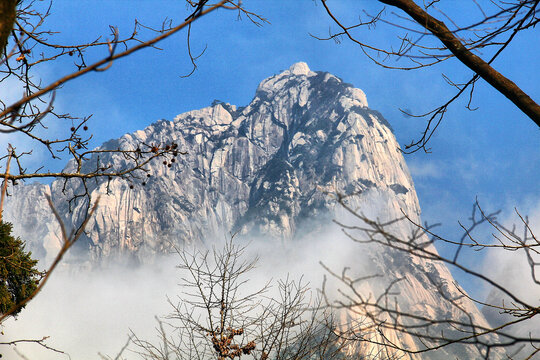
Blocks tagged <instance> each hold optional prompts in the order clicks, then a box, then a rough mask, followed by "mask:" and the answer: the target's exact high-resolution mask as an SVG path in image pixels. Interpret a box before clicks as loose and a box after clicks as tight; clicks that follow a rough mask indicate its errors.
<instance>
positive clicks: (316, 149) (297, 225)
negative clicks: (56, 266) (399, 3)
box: [4, 63, 484, 359]
mask: <svg viewBox="0 0 540 360" xmlns="http://www.w3.org/2000/svg"><path fill="white" fill-rule="evenodd" d="M141 143H145V144H176V146H177V147H178V149H179V151H181V152H186V153H187V154H186V155H179V156H177V157H176V158H175V161H174V162H172V161H170V160H169V161H168V162H167V163H166V164H165V165H164V164H163V162H162V159H156V160H154V161H153V162H152V163H151V164H150V165H149V166H148V174H150V175H151V176H150V177H148V178H146V176H145V177H144V179H142V180H140V181H134V182H131V183H130V182H127V181H125V180H122V179H113V180H111V181H110V183H107V182H98V183H95V182H92V181H90V182H88V187H87V190H88V192H89V193H91V194H92V196H93V197H94V198H95V197H97V195H99V194H101V195H102V196H101V201H100V205H99V207H98V209H97V211H96V213H95V214H94V216H93V217H92V218H91V219H90V222H89V223H88V226H87V228H86V234H85V236H84V237H83V238H82V239H81V240H80V243H79V250H80V251H81V253H82V254H84V256H85V257H86V258H89V259H91V260H92V261H99V260H102V259H107V258H111V257H121V258H124V259H125V258H130V259H133V260H135V261H141V262H144V261H147V259H151V258H152V255H154V254H160V253H164V252H167V251H169V250H171V249H172V248H173V247H174V246H175V245H181V244H184V243H201V242H208V241H212V239H215V238H221V239H222V238H223V237H224V234H228V233H229V232H238V233H240V234H244V235H249V236H255V235H260V236H264V237H267V238H269V239H279V240H280V241H276V246H278V245H277V244H279V243H280V242H281V241H290V242H294V240H295V238H302V237H303V238H305V237H307V236H310V235H312V234H314V233H316V232H318V231H319V230H320V229H321V228H324V227H325V226H326V225H328V224H329V223H331V221H332V219H334V218H337V219H342V218H345V211H344V210H343V209H342V208H341V207H340V206H339V205H338V204H336V202H335V200H334V199H335V194H349V195H351V196H350V197H349V198H348V202H349V205H350V206H351V207H353V208H357V209H359V210H360V211H361V212H362V213H363V214H365V215H367V216H369V217H371V218H378V219H380V220H382V221H384V220H390V219H394V218H397V217H401V216H402V211H404V212H405V213H406V214H408V215H409V216H410V218H411V219H412V220H414V221H417V222H419V221H420V207H419V204H418V199H417V196H416V192H415V189H414V185H413V182H412V179H411V176H410V174H409V171H408V169H407V166H406V163H405V161H404V159H403V156H402V154H401V153H400V152H399V150H398V144H397V142H396V140H395V137H394V135H393V133H392V129H391V127H390V125H389V124H388V122H387V121H386V120H385V119H384V118H383V117H382V115H381V114H380V113H378V112H377V111H374V110H371V109H370V108H369V107H368V103H367V100H366V96H365V94H364V93H363V92H362V91H361V90H359V89H356V88H354V87H353V86H352V85H350V84H347V83H344V82H343V81H342V80H341V79H339V78H337V77H335V76H333V75H331V74H329V73H326V72H313V71H311V70H310V69H309V68H308V66H307V64H305V63H297V64H294V65H293V66H291V67H290V68H289V69H288V70H285V71H283V72H281V73H279V74H277V75H274V76H271V77H269V78H267V79H265V80H264V81H263V82H261V84H260V85H259V87H258V88H257V91H256V94H255V97H254V99H253V100H252V101H251V103H250V104H249V105H248V106H246V107H241V108H237V107H236V106H234V105H230V104H227V103H223V102H219V101H215V102H214V103H213V105H212V106H210V107H207V108H203V109H200V110H194V111H190V112H187V113H184V114H181V115H178V116H177V117H176V118H175V119H174V120H173V121H165V120H161V121H158V122H156V123H154V124H152V125H150V126H148V127H147V128H146V129H144V130H140V131H136V132H134V133H132V134H126V135H124V136H122V137H121V138H120V139H116V140H111V141H109V142H107V143H105V144H104V145H103V148H104V149H115V148H122V149H132V150H133V149H136V148H137V147H138V146H139V145H140V144H141ZM107 156H108V157H107ZM95 161H96V159H92V160H90V161H89V162H88V164H87V166H95V165H92V164H94V163H95ZM100 161H101V163H103V164H108V165H110V166H112V167H120V166H122V164H123V163H124V162H125V159H124V158H123V157H122V156H119V155H107V154H102V156H101V159H100ZM168 165H170V167H169V166H168ZM71 166H74V165H73V164H68V166H67V169H66V170H69V168H70V167H71ZM143 182H144V184H143ZM130 185H133V188H131V186H130ZM27 189H31V191H30V192H29V191H28V190H27ZM63 189H65V190H66V191H63ZM83 191H85V190H84V189H83V188H82V186H81V185H80V183H79V182H78V181H72V182H69V183H68V184H67V186H65V184H64V182H63V181H55V182H54V183H53V184H52V185H51V186H50V187H49V186H47V185H32V186H31V187H27V186H24V187H18V188H16V189H15V190H14V193H13V196H12V197H11V198H10V199H9V202H8V204H7V207H6V211H5V215H4V216H5V218H6V219H7V220H8V221H12V222H13V223H15V225H16V226H15V231H16V232H18V234H19V235H20V236H21V237H23V238H24V239H26V240H27V241H28V242H29V243H30V247H31V248H32V249H33V250H34V252H36V253H38V254H46V255H48V256H51V254H54V250H55V246H58V239H57V236H56V235H54V234H55V231H56V229H57V228H56V227H55V226H54V221H53V218H52V216H51V214H50V212H49V211H47V208H46V204H47V203H46V201H45V200H44V198H43V194H45V193H50V194H51V196H52V198H53V199H54V203H55V205H56V207H57V208H58V210H59V212H60V213H62V214H63V216H64V217H65V219H66V223H67V224H69V225H72V226H73V225H74V224H75V225H77V224H80V223H81V221H82V219H83V217H84V215H85V213H86V211H85V210H86V208H85V204H84V203H83V202H79V203H75V204H74V206H73V208H72V211H71V212H70V211H69V209H68V203H67V200H68V199H70V198H72V197H73V196H74V195H75V194H81V193H83ZM21 214H35V216H21ZM410 230H411V227H410V225H403V226H398V227H396V228H395V231H396V234H397V235H399V236H407V235H408V234H409V233H410ZM328 241H332V240H331V239H328ZM55 244H56V245H55ZM358 251H359V252H362V251H363V250H362V249H361V248H360V247H359V250H358ZM369 257H370V259H371V260H370V261H371V262H372V264H371V265H370V266H371V267H372V268H375V269H376V270H377V271H378V272H380V273H383V274H386V275H388V276H389V277H390V278H392V277H402V276H405V278H406V281H405V283H406V285H404V286H402V289H401V292H402V294H403V295H404V298H405V299H407V303H405V304H403V306H409V307H410V309H411V311H416V312H418V313H422V314H426V313H428V314H432V315H433V316H434V317H435V316H449V317H456V318H460V317H463V316H464V313H463V312H458V311H457V310H456V309H455V308H453V307H450V306H449V305H447V304H445V302H444V301H441V299H442V298H441V294H440V293H439V292H438V291H437V289H436V287H435V285H434V283H433V279H438V284H442V288H443V290H442V291H444V292H445V295H447V296H449V297H459V296H461V294H460V292H459V291H458V289H457V288H456V287H455V286H454V285H453V279H452V276H451V274H450V272H449V271H448V270H447V269H446V267H444V266H442V265H440V264H437V263H432V262H429V261H426V260H421V259H418V258H413V257H411V256H410V255H408V254H406V253H401V252H397V251H391V250H389V249H387V248H384V249H377V248H371V250H370V256H369ZM365 290H366V291H373V292H377V291H379V290H380V289H377V286H375V285H373V284H372V285H369V284H367V285H366V288H365ZM462 301H463V307H464V308H465V309H466V311H467V312H469V313H470V316H472V317H473V318H475V319H476V320H477V321H478V322H480V323H482V322H483V321H484V320H483V317H482V315H481V314H480V313H479V312H478V310H477V309H476V307H475V306H474V304H472V302H470V301H469V300H467V299H463V300H462ZM441 314H442V315H441ZM388 336H390V337H392V336H396V335H395V334H394V335H391V334H390V335H388ZM395 340H396V341H397V342H400V343H402V344H404V345H406V346H409V347H411V348H415V347H420V346H421V344H418V343H415V341H414V340H412V339H410V338H402V339H398V338H396V339H395ZM366 346H367V347H368V348H369V347H370V346H371V347H372V345H369V346H368V345H366ZM368 348H365V346H364V347H363V348H362V351H363V352H367V351H372V350H374V349H373V348H370V349H371V350H369V349H368ZM374 351H377V349H375V350H374ZM448 351H450V352H447V350H440V351H439V352H438V353H437V354H435V355H430V356H431V357H430V358H440V359H447V358H450V357H449V356H452V355H453V356H456V355H458V354H459V358H463V359H465V358H467V359H474V358H476V356H477V354H476V353H475V349H474V348H473V347H469V348H459V349H457V348H455V349H454V350H448ZM410 358H411V359H415V358H420V356H418V357H415V356H410ZM426 358H427V357H426Z"/></svg>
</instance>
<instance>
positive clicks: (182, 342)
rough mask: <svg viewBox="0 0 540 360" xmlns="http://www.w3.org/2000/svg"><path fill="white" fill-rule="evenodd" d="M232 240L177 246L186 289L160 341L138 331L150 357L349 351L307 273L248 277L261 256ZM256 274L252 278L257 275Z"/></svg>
mask: <svg viewBox="0 0 540 360" xmlns="http://www.w3.org/2000/svg"><path fill="white" fill-rule="evenodd" d="M244 251H245V248H244V247H241V246H238V245H235V244H234V243H232V241H231V242H228V243H227V244H226V245H225V246H224V248H223V249H222V250H216V249H215V248H214V249H213V250H212V251H211V252H198V251H196V252H185V251H178V254H179V257H180V265H179V266H178V267H179V269H181V271H183V273H184V274H185V276H183V277H182V282H181V285H182V287H183V288H184V291H183V294H182V295H181V296H179V298H178V299H177V300H176V301H172V300H170V299H169V303H170V305H171V306H172V308H173V311H172V313H171V314H169V315H168V316H166V317H165V318H164V319H160V320H158V324H159V328H158V333H159V338H160V339H161V342H160V343H159V344H154V343H152V342H150V341H146V340H143V339H140V338H138V337H137V336H136V335H135V334H132V341H133V342H134V344H135V345H136V348H135V349H134V350H135V351H136V352H138V353H139V354H140V355H141V356H142V358H144V359H145V360H150V359H171V358H174V359H218V360H225V359H240V358H253V359H261V360H264V359H283V360H285V359H291V360H292V359H298V360H300V359H321V360H322V359H347V358H348V355H347V352H346V350H347V349H346V342H345V341H343V340H342V339H340V338H339V337H337V336H336V335H335V334H334V331H335V328H334V320H333V317H332V314H331V313H330V312H329V311H328V309H326V310H325V309H323V308H322V307H321V306H320V297H316V296H315V297H314V296H313V295H312V293H311V291H310V289H309V288H308V286H307V284H304V283H303V282H302V280H301V279H300V280H298V281H293V280H291V279H289V278H287V279H285V280H282V281H279V282H278V283H277V288H274V287H273V286H272V285H271V282H270V281H267V282H265V283H255V284H253V283H250V276H252V270H253V269H254V268H255V265H256V261H257V259H251V260H244V254H243V253H244ZM252 281H253V280H252V279H251V282H252ZM355 358H356V357H355Z"/></svg>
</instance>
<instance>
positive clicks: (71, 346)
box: [4, 225, 370, 360]
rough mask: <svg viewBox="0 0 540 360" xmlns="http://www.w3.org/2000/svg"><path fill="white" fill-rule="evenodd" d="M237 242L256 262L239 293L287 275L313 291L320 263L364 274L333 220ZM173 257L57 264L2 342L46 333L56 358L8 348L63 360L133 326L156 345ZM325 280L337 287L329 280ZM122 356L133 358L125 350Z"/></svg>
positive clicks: (108, 347)
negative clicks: (284, 236) (309, 231)
mask: <svg viewBox="0 0 540 360" xmlns="http://www.w3.org/2000/svg"><path fill="white" fill-rule="evenodd" d="M224 238H226V236H224ZM234 241H235V240H233V242H234ZM223 242H224V240H221V241H216V242H214V245H213V246H215V247H216V249H218V250H219V249H220V247H221V246H222V245H223ZM236 243H238V244H239V245H245V246H246V251H245V253H244V256H243V259H245V260H250V259H253V258H254V257H258V258H259V260H258V262H257V264H258V265H257V267H256V268H255V269H254V270H253V271H251V272H249V273H247V274H246V276H245V277H244V279H245V280H249V281H248V282H247V283H246V285H245V290H246V291H249V290H258V289H260V288H261V287H262V286H263V285H264V284H266V283H267V282H268V281H270V280H272V284H273V287H272V288H271V289H270V291H269V293H268V294H267V296H275V295H277V294H276V293H275V292H276V291H277V290H276V286H277V281H278V280H280V279H285V278H286V277H289V278H290V279H292V280H297V281H300V280H301V281H302V283H309V286H310V287H311V288H312V290H313V294H312V295H313V296H315V295H316V293H317V289H318V288H320V287H321V284H322V281H323V277H324V276H325V275H326V276H328V273H327V272H326V271H325V270H324V269H323V268H322V266H321V265H320V263H319V261H322V262H323V263H324V264H325V265H327V266H328V267H329V268H331V269H332V270H335V271H336V272H338V273H339V272H341V270H342V269H343V267H344V266H350V267H351V268H352V269H353V270H354V272H355V273H357V274H359V275H360V274H363V275H367V274H370V269H366V268H363V267H364V266H363V264H366V263H367V262H366V261H365V260H366V259H364V258H363V254H364V253H363V252H362V251H361V246H362V245H360V244H357V243H354V242H353V241H352V240H351V239H349V238H347V237H346V236H345V235H344V234H343V233H342V232H341V231H340V229H339V228H338V227H337V225H336V226H335V227H333V229H332V230H331V231H328V232H326V233H321V234H320V235H318V236H315V237H310V238H308V239H305V240H302V241H296V242H294V241H293V242H288V243H281V244H280V243H278V242H276V241H275V240H270V239H260V238H259V239H252V240H249V241H242V240H238V241H236ZM211 246H212V245H211ZM179 261H180V259H179V257H178V255H177V254H171V255H169V256H163V257H160V258H158V259H157V260H156V261H155V262H154V263H152V264H145V265H141V266H137V267H126V266H109V267H108V268H107V269H93V270H89V269H80V270H77V269H75V268H74V267H71V268H70V267H68V268H63V269H61V270H59V271H58V272H55V273H54V274H53V275H52V277H51V280H50V282H49V283H48V284H47V286H46V287H45V288H44V290H43V292H42V293H41V294H40V295H39V296H38V297H37V298H36V299H35V300H34V301H32V302H30V304H29V305H28V306H27V307H26V309H25V310H24V311H22V312H21V314H20V316H18V318H17V319H9V320H8V321H7V322H6V323H5V328H4V332H5V335H6V341H8V339H22V338H24V339H41V338H43V337H44V336H49V339H47V341H46V344H47V345H49V346H51V347H53V348H55V349H58V350H62V351H64V352H65V353H66V355H62V354H59V353H57V352H54V351H52V350H47V349H44V348H43V347H41V346H38V345H36V344H20V345H17V346H16V347H14V349H16V351H17V352H18V353H19V354H20V355H22V356H25V357H26V358H28V359H40V360H53V359H63V358H65V359H69V357H68V356H67V355H69V356H70V357H71V359H81V360H86V359H96V358H99V355H98V353H100V354H103V355H107V356H111V357H112V358H114V357H115V356H116V355H117V354H118V352H119V351H120V350H121V349H122V347H123V346H124V345H125V344H126V341H127V340H128V335H129V333H130V332H131V331H133V332H134V333H135V334H136V335H137V336H138V337H139V338H143V339H147V340H153V341H155V342H156V343H157V342H158V339H157V338H156V335H157V332H156V327H157V325H158V323H157V321H156V319H155V317H156V316H159V317H161V316H164V315H167V314H169V313H170V312H171V310H172V309H171V305H170V304H168V302H167V298H169V299H171V300H172V301H173V302H176V300H175V299H177V296H181V294H182V291H183V290H182V287H181V286H179V285H180V284H181V283H182V281H181V276H182V274H181V273H180V271H179V270H178V269H176V266H177V265H178V263H179ZM329 283H330V284H332V283H333V284H335V282H332V280H329ZM330 288H332V286H330ZM131 349H133V347H131ZM4 351H5V350H4ZM123 355H124V356H125V357H127V358H128V359H137V358H139V357H138V355H136V354H134V353H132V352H130V350H129V348H128V349H126V350H124V352H123ZM4 356H5V357H6V358H8V359H12V358H13V359H17V358H18V354H17V353H15V352H5V353H4ZM21 358H23V359H24V357H21Z"/></svg>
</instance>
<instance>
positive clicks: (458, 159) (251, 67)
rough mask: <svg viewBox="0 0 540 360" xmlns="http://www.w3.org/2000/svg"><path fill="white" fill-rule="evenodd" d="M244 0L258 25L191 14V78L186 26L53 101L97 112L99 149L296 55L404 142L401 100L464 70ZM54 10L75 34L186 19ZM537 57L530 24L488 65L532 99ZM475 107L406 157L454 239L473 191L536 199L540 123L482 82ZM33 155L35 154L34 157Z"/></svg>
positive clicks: (113, 7)
mask: <svg viewBox="0 0 540 360" xmlns="http://www.w3.org/2000/svg"><path fill="white" fill-rule="evenodd" d="M329 3H330V5H331V6H336V10H337V11H338V13H340V14H342V15H343V16H344V18H345V19H347V20H351V21H352V20H353V19H354V18H355V17H356V15H357V14H359V13H360V12H361V10H362V9H364V8H366V9H370V10H371V11H373V9H374V4H375V3H376V2H374V1H359V0H349V1H340V2H339V4H337V1H329ZM334 3H336V4H334ZM244 4H245V6H246V7H247V8H248V9H250V10H252V11H254V12H256V13H258V14H261V15H262V16H264V17H265V18H267V19H268V20H269V22H270V24H265V25H263V26H262V27H257V26H255V25H254V24H252V23H251V22H250V21H249V20H247V19H246V18H245V17H244V18H243V20H242V21H238V20H237V18H236V13H233V12H230V11H219V12H217V13H215V14H212V15H210V16H208V17H205V18H203V19H201V20H200V21H198V22H197V23H196V24H195V25H194V26H193V30H192V31H193V37H192V46H193V51H194V52H195V53H197V52H200V51H201V50H202V49H204V48H205V46H206V51H205V53H204V55H203V56H202V57H201V58H200V59H199V60H198V61H197V65H198V69H197V71H196V72H195V73H194V74H193V75H192V76H191V77H189V78H182V77H181V75H184V74H186V73H188V72H189V71H190V62H189V58H188V56H187V52H186V34H185V33H180V34H177V35H176V36H174V37H172V38H170V39H168V40H166V41H164V42H163V43H160V44H159V47H161V48H163V50H161V51H158V50H155V49H147V50H143V51H141V52H139V53H137V54H135V55H133V56H131V57H129V58H126V59H122V60H120V61H117V62H116V63H114V64H113V66H112V68H111V69H110V70H108V71H106V72H103V73H93V74H89V75H86V76H85V77H83V78H80V79H78V80H75V81H74V82H72V83H70V84H67V85H66V86H65V87H64V89H63V90H61V91H60V92H59V93H58V96H57V102H56V105H57V107H58V108H59V109H61V110H62V111H69V112H72V113H74V114H77V115H88V114H94V115H93V119H92V122H91V123H90V125H89V126H90V130H91V131H92V132H93V134H94V140H93V141H94V142H93V145H95V146H97V145H99V144H100V143H101V142H103V141H105V140H108V139H110V138H114V137H118V136H121V135H122V134H124V133H126V132H131V131H134V130H137V129H141V128H144V127H145V126H147V125H149V124H150V123H152V122H154V121H156V120H158V119H162V118H163V119H172V118H173V117H174V116H175V115H177V114H179V113H182V112H185V111H188V110H192V109H196V108H201V107H205V106H208V105H209V104H210V103H211V102H212V101H213V100H214V99H219V100H222V101H226V102H229V103H232V104H236V105H246V104H247V103H248V102H249V101H250V100H251V99H252V97H253V95H254V92H255V89H256V87H257V85H258V83H259V82H260V81H261V80H262V79H264V78H266V77H268V76H270V75H273V74H275V73H277V72H279V71H280V70H283V69H286V68H288V67H289V66H290V65H291V64H293V63H295V62H298V61H305V62H307V63H308V65H309V66H310V68H311V69H312V70H315V71H318V70H322V71H328V72H331V73H333V74H335V75H337V76H339V77H341V78H342V79H343V80H344V81H346V82H349V83H352V84H353V85H354V86H356V87H358V88H361V89H362V90H364V92H365V93H366V95H367V98H368V102H369V104H370V107H371V108H373V109H376V110H378V111H380V112H381V113H382V114H383V115H384V116H385V117H386V118H387V120H388V121H389V122H390V123H391V124H392V126H393V128H394V130H395V135H396V137H397V139H398V141H399V143H400V144H402V145H403V144H405V143H408V142H410V141H411V140H412V139H413V138H414V139H416V138H417V137H418V136H419V134H420V132H421V131H422V130H423V126H424V121H423V120H419V119H413V118H407V117H404V116H403V115H402V114H401V113H400V111H399V108H404V109H410V110H412V111H413V112H423V111H426V110H430V109H431V108H432V107H434V106H436V105H438V104H440V103H441V102H442V101H443V100H444V99H446V98H447V97H449V96H451V95H452V94H453V91H452V88H450V87H449V86H448V85H446V83H445V82H444V80H443V79H442V77H441V72H444V73H445V74H447V75H449V76H451V78H452V79H453V80H454V81H457V82H459V81H464V80H467V79H468V76H470V74H471V73H470V71H469V70H467V69H466V68H465V67H464V66H463V65H462V64H460V63H458V62H456V61H449V62H448V63H446V64H444V65H443V66H436V67H432V68H427V69H424V70H421V71H407V72H404V71H397V70H386V69H383V68H381V67H378V66H377V65H375V64H374V63H372V62H371V61H370V60H369V59H367V58H366V57H365V56H364V55H363V54H362V52H361V51H360V49H359V48H358V47H357V46H356V45H354V44H352V43H350V42H348V41H343V42H342V43H341V44H335V43H334V42H333V41H326V42H324V41H319V40H316V39H314V38H313V37H311V36H310V33H311V34H315V35H320V36H325V35H327V34H328V29H329V28H335V27H334V26H333V24H332V23H331V20H330V19H329V18H328V17H327V16H326V14H325V12H324V9H323V8H322V6H321V5H320V4H319V3H317V2H315V1H312V0H297V1H285V0H283V1H281V0H275V1H267V0H251V1H250V0H246V1H245V2H244ZM338 5H339V6H338ZM52 13H53V15H52V16H51V18H50V19H49V21H50V26H51V27H54V28H55V29H59V30H60V31H61V34H58V35H57V36H58V38H59V39H62V40H65V41H66V42H81V41H84V40H92V39H94V38H96V37H98V36H100V35H107V34H108V33H109V30H108V26H109V25H115V26H118V28H119V30H120V34H121V35H122V34H124V35H126V34H130V32H131V30H132V24H133V20H134V19H135V18H137V19H139V20H140V21H141V22H142V23H144V24H146V25H151V26H159V25H160V24H161V21H162V20H163V19H164V18H166V17H168V18H172V19H173V20H177V21H178V20H181V19H183V18H184V17H185V16H186V8H185V6H184V5H183V2H182V1H161V2H156V1H147V0H137V1H133V0H132V1H127V0H126V1H88V0H79V1H77V2H73V1H56V2H55V3H54V7H53V9H52ZM464 20H467V19H464ZM369 36H370V38H371V39H373V40H377V41H382V42H385V41H388V42H389V43H395V33H394V32H393V31H392V29H391V28H389V27H388V26H384V25H379V26H378V27H377V28H376V29H375V30H373V31H372V32H370V33H369ZM101 55H103V54H101V53H97V54H94V55H92V56H94V57H95V58H97V57H98V56H101ZM539 58H540V36H538V34H537V33H535V32H529V33H524V34H522V35H520V36H518V37H517V38H516V40H515V42H514V44H513V45H511V46H510V47H509V48H508V49H507V50H506V51H505V53H504V54H503V55H502V56H501V57H500V58H499V59H498V60H497V61H495V63H494V66H495V68H497V69H498V70H499V71H500V72H502V73H503V74H504V75H505V76H507V77H509V78H510V79H512V80H513V81H514V82H516V83H517V84H518V85H519V86H520V87H522V89H523V90H525V91H526V92H527V93H528V94H529V95H530V96H531V97H532V98H533V99H535V100H536V101H537V102H538V101H540V82H539V81H538V79H539V76H538V75H539V71H540V70H538V68H540V67H539V66H538V59H539ZM68 66H69V64H68V63H65V62H59V63H57V64H55V65H46V66H45V67H43V68H41V69H40V70H39V71H40V75H41V76H42V77H43V78H44V79H45V82H48V81H51V80H54V79H55V78H57V77H59V76H61V75H64V74H66V73H67V72H68V71H69V70H70V68H69V67H68ZM473 104H474V105H475V106H477V107H479V109H478V110H477V111H474V112H470V111H468V110H466V109H465V108H464V106H465V101H464V100H461V101H458V102H456V103H455V104H454V105H453V106H452V107H451V109H450V111H449V112H448V114H447V115H446V117H445V120H444V122H443V124H442V125H441V126H440V128H439V130H438V132H437V133H436V135H435V136H434V138H433V139H432V141H431V143H430V147H431V148H432V153H430V154H424V153H422V152H418V153H415V154H412V155H407V156H406V160H407V162H408V164H409V166H410V169H411V172H412V174H413V178H414V181H415V185H416V190H417V192H418V195H419V199H420V205H421V207H422V209H423V214H424V215H423V217H424V220H426V221H428V222H442V223H443V226H442V227H441V228H440V232H441V233H443V234H450V235H451V236H455V235H456V234H457V233H458V232H457V230H459V229H458V225H457V220H460V219H461V220H466V218H467V217H468V216H469V212H470V209H471V206H472V203H473V202H474V200H475V197H478V199H479V200H480V202H481V204H483V205H484V206H485V207H486V208H488V209H499V208H501V209H503V210H504V211H506V213H510V212H511V211H512V208H513V207H514V206H516V207H518V208H519V209H521V211H523V212H534V211H535V209H537V208H538V207H539V206H540V181H538V179H540V131H539V129H538V127H537V126H536V125H534V124H533V123H532V121H531V120H529V119H528V118H527V117H526V116H525V115H524V114H522V113H521V112H520V111H519V110H518V109H517V108H516V107H515V106H514V105H513V104H512V103H511V102H510V101H508V100H507V99H506V98H504V97H503V96H502V95H500V94H499V93H497V92H496V91H495V90H494V89H492V88H491V87H490V86H488V85H486V84H485V83H484V82H482V81H481V82H480V83H479V84H478V86H477V89H476V93H475V97H474V103H473ZM70 126H71V125H70V124H69V125H66V129H69V127H70ZM52 130H55V131H60V130H62V127H61V126H59V125H56V126H53V127H52ZM66 131H67V130H66ZM37 152H38V153H39V151H37ZM36 159H38V161H42V159H43V158H42V157H40V156H39V154H38V157H37V158H36ZM49 166H51V167H57V166H58V165H57V164H49ZM504 216H507V215H504Z"/></svg>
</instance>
